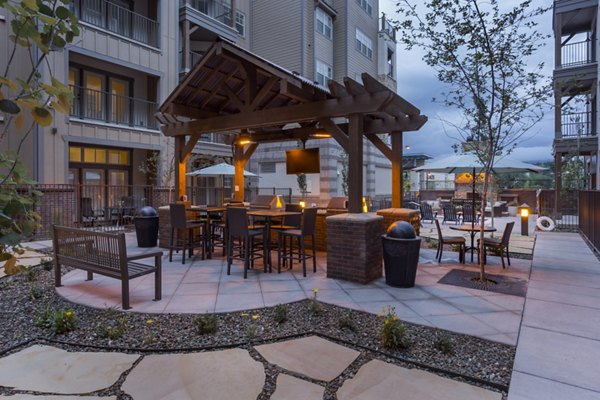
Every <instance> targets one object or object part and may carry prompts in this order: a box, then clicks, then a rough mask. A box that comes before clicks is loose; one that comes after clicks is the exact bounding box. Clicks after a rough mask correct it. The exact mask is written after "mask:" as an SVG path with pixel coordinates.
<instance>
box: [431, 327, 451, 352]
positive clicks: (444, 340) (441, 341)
mask: <svg viewBox="0 0 600 400" xmlns="http://www.w3.org/2000/svg"><path fill="white" fill-rule="evenodd" d="M435 348H436V349H438V350H439V351H441V352H442V353H444V354H452V353H454V345H453V344H452V341H451V340H450V336H448V334H447V333H446V332H441V333H439V334H438V336H437V338H436V339H435Z"/></svg>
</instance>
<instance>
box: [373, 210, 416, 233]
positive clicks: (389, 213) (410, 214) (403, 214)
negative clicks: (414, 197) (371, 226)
mask: <svg viewBox="0 0 600 400" xmlns="http://www.w3.org/2000/svg"><path fill="white" fill-rule="evenodd" d="M377 215H381V216H382V217H383V227H382V229H383V231H384V232H385V231H386V230H387V228H388V227H389V226H390V225H391V224H393V223H394V222H396V221H406V222H408V223H410V224H411V225H412V226H413V228H415V232H416V233H417V236H419V234H420V230H421V221H420V219H421V218H420V217H421V212H420V211H419V210H411V209H410V208H386V209H384V210H379V211H377Z"/></svg>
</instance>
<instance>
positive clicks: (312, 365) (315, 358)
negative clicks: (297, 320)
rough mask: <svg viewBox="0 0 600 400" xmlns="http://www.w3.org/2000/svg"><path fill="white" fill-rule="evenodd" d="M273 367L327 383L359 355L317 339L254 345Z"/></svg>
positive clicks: (307, 338)
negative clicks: (276, 366)
mask: <svg viewBox="0 0 600 400" xmlns="http://www.w3.org/2000/svg"><path fill="white" fill-rule="evenodd" d="M256 350H257V351H258V352H259V353H260V354H261V355H262V356H263V357H264V358H266V359H267V361H269V362H270V363H272V364H276V365H279V366H280V367H282V368H285V369H287V370H288V371H293V372H296V373H298V374H302V375H305V376H308V377H310V378H313V379H317V380H320V381H326V382H329V381H331V380H333V379H335V378H336V377H337V376H339V375H340V374H341V373H342V372H343V371H344V370H345V369H346V368H347V367H348V366H349V365H350V364H351V363H352V361H354V360H355V359H356V357H358V356H359V354H360V353H359V352H357V351H355V350H352V349H349V348H347V347H344V346H340V345H339V344H336V343H333V342H330V341H328V340H325V339H322V338H320V337H317V336H309V337H305V338H301V339H293V340H287V341H284V342H278V343H272V344H265V345H262V346H257V347H256Z"/></svg>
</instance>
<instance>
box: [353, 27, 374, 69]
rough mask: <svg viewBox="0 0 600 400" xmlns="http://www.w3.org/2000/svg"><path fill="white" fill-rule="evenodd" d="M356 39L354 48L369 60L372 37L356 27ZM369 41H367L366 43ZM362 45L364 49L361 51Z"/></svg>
mask: <svg viewBox="0 0 600 400" xmlns="http://www.w3.org/2000/svg"><path fill="white" fill-rule="evenodd" d="M355 37H356V39H355V48H356V50H357V51H358V52H359V53H360V54H362V55H363V56H365V57H367V58H368V59H369V60H371V61H372V60H373V39H371V38H370V37H368V36H367V35H366V34H365V33H364V32H363V31H361V30H360V29H359V28H358V27H357V28H356V36H355ZM366 41H369V42H370V44H369V43H366ZM363 47H364V51H363Z"/></svg>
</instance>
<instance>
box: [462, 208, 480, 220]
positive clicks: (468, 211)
mask: <svg viewBox="0 0 600 400" xmlns="http://www.w3.org/2000/svg"><path fill="white" fill-rule="evenodd" d="M473 211H475V213H473ZM473 216H475V218H474V219H473ZM466 222H469V223H470V222H474V223H475V224H479V214H478V213H477V209H475V210H473V204H471V203H464V204H463V224H464V223H466Z"/></svg>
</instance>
